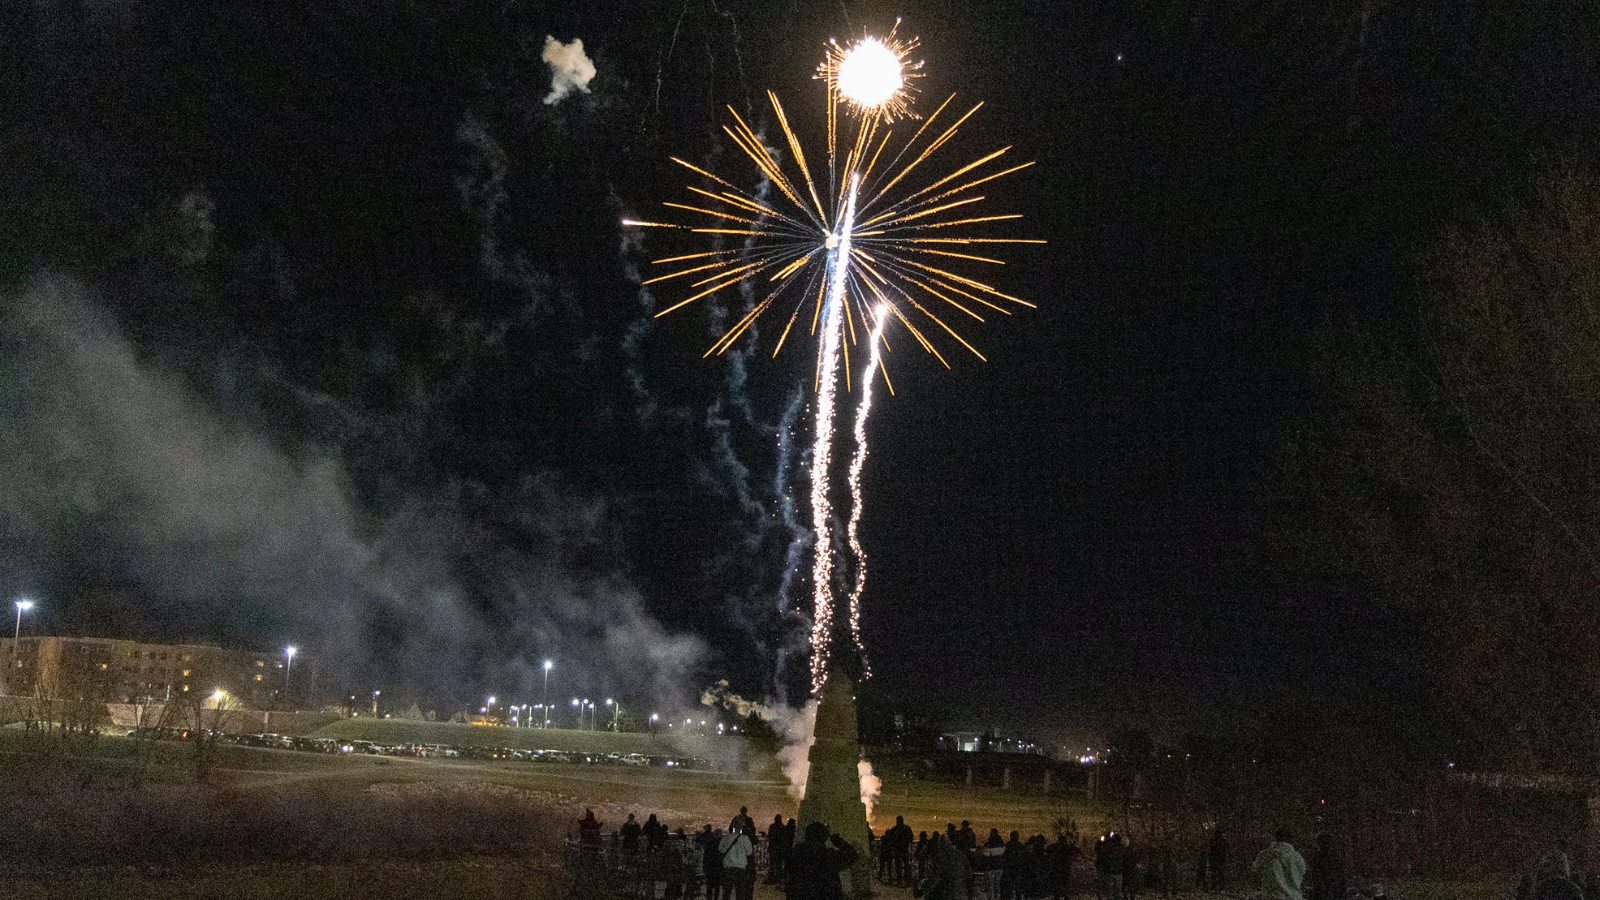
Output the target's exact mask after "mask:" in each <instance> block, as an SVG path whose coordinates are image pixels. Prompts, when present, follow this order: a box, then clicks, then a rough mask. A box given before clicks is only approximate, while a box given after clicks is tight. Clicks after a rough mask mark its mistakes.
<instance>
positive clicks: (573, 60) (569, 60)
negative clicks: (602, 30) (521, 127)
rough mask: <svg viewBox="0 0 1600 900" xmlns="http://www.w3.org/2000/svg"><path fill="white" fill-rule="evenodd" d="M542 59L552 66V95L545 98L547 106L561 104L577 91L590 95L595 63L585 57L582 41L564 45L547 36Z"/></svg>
mask: <svg viewBox="0 0 1600 900" xmlns="http://www.w3.org/2000/svg"><path fill="white" fill-rule="evenodd" d="M541 58H542V59H543V60H544V61H545V62H546V63H547V64H548V65H549V66H550V93H548V94H546V95H545V98H544V102H545V105H546V106H552V105H554V104H557V103H560V102H561V101H562V100H564V99H566V96H567V95H568V94H570V93H572V92H573V91H575V90H578V91H583V92H584V93H585V94H587V93H589V80H590V79H592V78H594V63H592V62H590V61H589V57H587V56H585V55H584V53H583V41H582V40H580V39H578V38H573V39H572V43H570V44H563V43H561V42H560V41H558V40H556V39H555V38H553V37H550V36H548V35H546V36H545V39H544V54H543V55H542V57H541Z"/></svg>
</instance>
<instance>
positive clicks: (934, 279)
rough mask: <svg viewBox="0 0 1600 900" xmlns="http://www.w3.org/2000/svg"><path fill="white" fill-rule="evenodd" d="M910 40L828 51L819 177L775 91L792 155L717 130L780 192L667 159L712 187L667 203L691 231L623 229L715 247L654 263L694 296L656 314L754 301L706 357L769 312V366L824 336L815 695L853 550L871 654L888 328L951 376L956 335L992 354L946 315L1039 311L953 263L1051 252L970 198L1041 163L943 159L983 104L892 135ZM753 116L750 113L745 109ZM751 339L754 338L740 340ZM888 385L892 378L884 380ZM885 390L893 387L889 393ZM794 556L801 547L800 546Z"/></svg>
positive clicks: (754, 136) (639, 223)
mask: <svg viewBox="0 0 1600 900" xmlns="http://www.w3.org/2000/svg"><path fill="white" fill-rule="evenodd" d="M915 46H916V41H915V40H910V41H902V40H899V39H896V38H895V36H894V32H893V31H892V30H891V32H890V34H889V37H888V38H887V39H881V40H880V39H877V38H871V37H870V36H864V37H863V39H862V40H859V41H857V42H855V44H854V45H852V46H851V47H849V48H845V47H841V46H838V45H837V44H835V45H833V46H831V47H830V49H829V52H828V57H827V60H826V61H825V62H824V63H823V65H822V66H821V67H820V69H819V72H818V77H819V78H822V79H825V80H826V82H827V85H828V105H827V140H826V145H825V147H826V151H827V161H826V167H825V168H824V167H823V166H822V165H821V161H820V160H817V163H818V165H817V166H816V167H815V168H813V166H812V165H811V164H809V163H808V162H807V160H806V153H805V150H804V146H803V144H804V142H803V141H802V140H801V135H800V134H799V133H798V132H796V131H795V130H794V128H793V127H791V125H790V122H789V119H788V117H787V115H786V114H785V112H784V109H783V105H782V104H781V103H780V102H779V100H778V97H777V95H776V94H774V93H772V92H770V91H769V92H768V93H767V97H768V100H769V101H770V102H771V105H772V112H773V114H774V116H775V119H774V121H775V123H776V125H777V126H778V128H780V129H781V130H782V137H783V139H782V140H777V141H774V143H775V144H777V145H778V147H783V146H785V145H786V146H787V147H788V150H789V153H788V154H787V160H786V161H783V160H780V159H779V151H778V150H776V149H774V148H772V147H768V146H767V145H766V141H765V140H764V138H763V137H762V136H761V135H760V134H759V133H758V132H756V131H755V130H754V129H752V128H751V127H750V126H749V124H747V122H746V121H745V117H741V116H740V114H739V112H738V111H737V110H735V109H733V108H732V107H729V109H728V111H729V113H731V115H732V119H733V124H731V125H728V126H724V128H723V131H724V133H725V134H726V135H727V137H728V138H729V139H730V140H731V141H732V142H733V144H734V145H735V146H736V147H737V148H738V149H739V150H740V151H741V153H742V155H743V156H744V157H745V158H747V159H748V161H749V162H751V163H753V164H754V165H755V167H756V169H757V170H758V171H759V173H760V176H761V183H762V185H763V187H770V188H772V189H774V190H773V192H772V194H771V196H770V197H769V196H768V195H767V194H765V193H761V192H757V193H752V192H751V191H749V190H746V189H744V188H740V187H738V186H737V185H736V184H735V183H733V182H731V181H728V180H727V179H725V178H723V177H720V176H718V175H716V174H714V173H712V172H711V171H709V170H708V169H707V168H703V167H701V166H696V165H693V164H691V163H688V162H685V161H684V160H682V159H679V158H677V157H673V162H675V163H677V164H678V165H680V166H683V167H684V168H686V169H689V170H690V171H691V172H693V173H694V174H695V175H696V176H697V177H699V178H701V179H704V181H703V186H694V185H690V186H688V191H689V192H690V193H691V194H692V195H693V197H692V198H689V199H690V200H691V201H692V202H690V203H679V202H666V203H664V204H663V205H665V206H667V207H669V208H671V209H673V210H676V211H677V212H675V213H673V214H672V217H673V218H674V219H685V221H644V220H639V219H624V220H623V224H624V225H625V226H628V227H630V228H662V229H672V230H676V231H678V232H680V233H685V234H692V235H700V236H710V237H711V240H712V247H711V249H710V250H709V251H701V252H679V253H676V254H674V255H670V256H664V257H661V258H658V259H655V260H653V262H652V264H653V265H658V266H667V267H669V268H665V269H662V270H660V271H661V272H662V274H660V275H656V276H654V277H652V278H648V279H645V280H644V281H643V282H642V284H643V285H651V284H655V283H658V282H665V281H669V280H677V279H681V280H680V281H678V283H679V284H684V285H687V288H686V289H685V290H684V291H683V294H684V295H686V296H682V299H679V300H678V301H677V302H675V303H673V304H671V305H668V306H667V307H665V308H664V309H661V310H658V311H657V312H656V313H655V315H656V316H658V317H659V316H664V315H668V314H670V313H672V312H674V311H675V310H679V309H682V308H684V307H686V306H688V305H690V304H692V303H695V302H696V301H699V300H702V299H703V298H706V297H711V296H713V295H715V294H718V293H720V292H722V291H724V290H726V289H728V288H735V287H736V289H737V290H739V291H740V292H741V295H742V296H743V297H744V298H745V303H744V304H743V306H744V310H745V312H744V316H743V317H742V318H740V319H739V320H738V321H737V322H734V323H733V324H732V326H731V327H727V322H726V320H723V319H720V318H719V319H718V323H717V324H718V325H719V328H720V327H725V328H726V330H724V331H723V334H722V336H721V337H720V338H718V339H717V340H716V341H715V342H714V343H713V344H712V346H711V347H710V348H709V349H708V350H707V351H706V353H705V355H706V356H713V355H722V354H724V353H727V352H728V351H729V350H730V349H731V350H732V351H733V353H734V354H735V356H736V357H740V356H741V354H743V353H746V352H749V351H748V350H747V349H745V348H748V347H752V346H753V345H754V343H755V335H754V328H755V323H756V322H757V320H758V319H760V318H761V317H762V316H763V315H765V314H767V313H768V312H769V311H770V312H774V313H776V314H777V315H778V317H779V318H782V319H786V321H784V324H783V328H782V329H781V330H780V331H779V333H778V335H777V341H776V345H775V346H774V347H773V351H772V354H773V355H774V356H777V355H778V353H779V352H780V351H782V349H783V346H784V343H785V342H786V341H787V340H788V338H789V336H790V334H791V332H792V331H795V329H794V326H795V325H796V323H800V325H801V327H800V329H798V333H801V334H804V333H806V332H808V331H809V333H810V336H811V337H812V338H814V339H815V340H816V353H817V360H816V368H815V370H814V371H815V382H814V384H815V388H814V389H815V390H816V392H817V398H816V404H817V408H816V410H815V431H814V437H813V440H814V443H813V449H812V453H811V460H810V467H811V512H812V521H811V525H812V529H813V532H814V535H815V537H814V543H813V545H812V551H813V562H812V581H813V590H814V606H813V610H812V613H813V616H812V623H811V649H812V659H811V673H812V686H813V688H820V687H821V684H822V681H823V678H824V676H825V674H826V672H827V669H828V666H829V663H830V660H829V655H830V653H831V651H832V650H833V649H834V648H833V647H832V641H833V638H834V625H835V622H834V619H835V618H836V613H835V609H834V603H835V597H834V584H833V578H834V576H835V574H836V560H835V559H834V555H835V554H836V553H840V552H846V549H847V550H848V551H849V552H853V553H854V555H855V557H856V560H857V562H858V565H857V567H856V571H855V582H854V585H853V587H852V588H851V589H850V590H849V592H848V603H849V610H848V612H849V620H850V630H851V636H852V638H853V639H854V642H855V644H856V646H857V647H858V648H860V646H861V634H860V605H861V594H862V589H863V587H864V585H865V578H866V574H865V571H866V567H865V564H864V559H865V554H864V553H863V552H862V549H861V543H860V540H859V535H858V526H859V517H860V514H861V494H860V476H861V466H862V465H863V464H864V461H865V455H866V441H865V423H866V418H867V415H868V413H869V412H870V402H871V401H870V387H871V382H872V380H873V377H872V376H873V370H874V369H875V368H876V369H877V370H880V371H882V370H883V364H882V361H881V359H880V358H879V356H878V353H879V350H880V347H879V343H880V341H882V340H883V335H884V329H885V328H886V326H887V324H888V322H889V321H890V320H893V321H894V322H897V323H899V325H901V326H903V327H904V328H905V329H906V331H907V333H909V334H910V335H911V337H912V339H914V340H915V341H916V343H917V345H918V346H920V347H921V348H922V349H923V350H925V351H927V352H928V353H929V354H931V355H932V356H933V357H934V358H935V359H936V360H938V361H939V363H940V364H942V365H944V366H945V367H946V368H948V367H949V365H950V364H949V362H948V361H947V360H946V359H945V356H944V354H943V353H942V352H940V349H939V348H938V347H937V346H936V343H935V342H936V341H940V342H942V341H943V340H945V339H949V340H952V341H954V342H955V343H957V344H959V345H960V346H962V347H963V348H965V349H966V350H968V351H970V352H971V353H972V354H973V355H975V356H977V357H978V358H979V359H984V356H983V354H982V353H981V352H980V351H979V350H978V348H977V347H975V346H973V345H972V344H971V343H970V342H968V341H967V339H966V338H965V337H963V336H962V335H961V334H960V333H959V332H958V331H957V329H956V328H954V327H952V325H951V323H950V322H947V321H946V319H947V318H948V319H951V320H952V321H956V322H957V323H958V324H959V322H960V321H964V319H960V318H959V317H956V313H959V314H960V315H961V316H962V317H965V318H970V319H973V320H975V321H977V322H983V321H984V319H985V316H987V315H988V314H989V313H991V312H994V313H1000V314H1003V315H1010V314H1011V305H1012V304H1016V305H1018V306H1023V307H1029V308H1031V307H1032V306H1033V304H1032V303H1029V302H1028V301H1026V300H1023V299H1021V298H1019V297H1014V296H1012V295H1010V294H1006V293H1003V292H1001V291H1000V290H999V289H998V288H996V287H994V286H993V285H992V284H990V283H989V280H988V279H979V278H973V277H969V276H968V275H966V274H962V273H961V272H960V271H958V270H957V269H955V268H952V267H970V266H971V265H972V264H977V265H980V266H986V267H987V266H1003V265H1004V264H1005V261H1004V260H1002V259H999V258H996V257H995V256H993V255H990V254H991V253H992V252H993V250H997V249H999V248H1000V247H1002V246H1003V245H1008V244H1043V243H1044V241H1042V240H1037V239H1031V238H1022V237H1011V236H1008V235H1006V234H1004V233H1003V232H996V231H995V230H994V229H995V228H997V227H1000V226H999V223H1014V222H1015V221H1016V220H1018V219H1021V218H1022V217H1021V216H1020V215H1016V214H999V215H974V214H972V213H973V212H974V210H973V208H972V205H973V204H977V203H981V202H983V201H984V200H985V199H986V197H985V196H982V195H980V194H978V193H977V192H976V190H975V189H976V188H978V187H979V186H981V185H985V184H991V183H992V182H994V181H995V180H996V179H1000V178H1005V177H1007V176H1010V175H1013V174H1014V173H1016V172H1019V171H1021V170H1023V169H1026V168H1028V167H1029V166H1031V165H1033V163H1031V162H1023V163H1020V164H1017V165H1013V166H1010V167H1009V168H1001V164H997V163H996V161H997V160H999V159H1001V157H1003V156H1005V154H1006V153H1008V152H1009V151H1010V150H1011V148H1010V147H1002V148H1001V149H999V150H995V151H992V152H990V153H988V154H986V155H983V156H980V157H976V158H972V157H969V158H968V161H967V162H965V163H959V162H956V163H955V164H953V165H952V163H951V161H949V160H947V159H946V158H945V157H946V156H948V152H947V153H945V154H940V153H939V151H940V149H941V148H942V147H944V146H945V145H946V144H948V143H949V142H950V141H951V140H952V139H953V138H954V137H955V136H956V134H957V132H958V131H960V129H961V128H962V126H963V125H964V124H965V123H966V122H967V121H968V120H969V119H970V118H971V117H972V116H973V115H974V114H975V113H977V112H978V110H979V109H980V108H981V107H982V105H983V104H982V103H979V104H977V105H975V106H973V107H971V108H970V109H968V110H966V111H965V112H961V110H960V109H959V108H953V107H951V103H952V102H953V101H954V99H955V98H954V96H953V95H952V96H951V97H950V98H949V99H946V100H945V101H944V102H943V103H942V104H940V105H939V106H938V107H937V108H936V109H934V110H933V111H932V112H931V113H930V114H928V115H927V117H926V118H921V119H920V123H919V124H916V125H915V127H912V126H911V125H907V126H905V131H909V132H911V134H910V136H909V138H904V139H902V140H891V139H892V138H894V129H893V128H891V125H892V123H893V122H895V120H897V119H900V118H905V117H909V118H912V119H917V118H918V117H915V116H912V115H911V113H910V109H909V102H910V95H911V94H912V93H914V90H915V89H914V87H913V86H912V84H911V81H912V80H913V79H916V78H918V77H920V72H919V71H917V70H918V69H919V68H920V67H921V63H919V62H913V61H911V59H910V57H909V53H910V51H911V50H912V49H913V48H914V47H915ZM841 108H843V109H845V110H846V111H848V112H851V113H853V114H854V115H855V117H856V125H855V126H854V128H855V134H854V137H853V138H851V137H849V136H848V135H847V134H846V133H845V132H846V131H847V130H848V129H849V128H850V127H851V126H848V125H846V124H845V123H844V122H843V121H842V119H841V116H840V109H841ZM947 111H948V114H947ZM749 114H750V109H749V105H748V104H747V105H746V115H747V116H748V115H749ZM880 161H881V162H882V164H881V165H880ZM935 166H937V167H941V168H942V169H943V173H942V174H935V175H930V179H929V180H926V181H924V180H923V179H922V178H921V177H920V174H919V173H926V172H928V170H929V169H932V168H934V167H935ZM813 173H815V175H814V174H813ZM913 175H919V177H916V178H913V177H912V176H913ZM918 185H921V186H920V187H919V186H918ZM684 214H688V216H687V217H686V216H684ZM727 236H738V237H741V238H743V240H742V242H741V243H740V244H739V245H738V246H737V247H723V246H722V245H721V241H723V240H724V239H725V238H726V237H727ZM980 245H981V246H980ZM758 285H759V290H760V291H761V292H762V296H761V297H760V299H759V300H755V293H754V291H753V290H752V289H755V288H757V286H758ZM746 292H748V293H746ZM752 300H755V302H754V303H752V302H751V301H752ZM785 314H786V315H785ZM869 323H870V326H869ZM858 324H859V325H860V326H861V327H860V328H858V327H857V326H858ZM807 325H809V328H808V327H807ZM819 329H820V330H819ZM869 332H870V336H871V344H872V346H871V348H870V353H871V355H872V365H870V366H869V367H868V368H867V369H866V377H865V378H864V382H863V390H864V391H866V392H867V393H866V394H865V395H864V396H863V398H862V406H861V407H860V408H859V409H858V413H857V416H858V420H857V426H858V430H857V447H856V456H855V458H854V459H853V460H852V464H851V466H850V489H851V496H852V500H853V504H854V505H853V507H852V511H851V516H850V521H849V524H848V525H847V526H846V527H845V528H844V529H843V531H844V532H845V534H844V535H843V537H844V538H845V539H846V541H847V543H848V547H847V548H840V547H836V546H835V538H836V537H839V536H838V535H836V534H835V532H836V530H838V529H836V528H835V526H834V524H833V522H832V514H833V509H832V497H831V495H830V487H831V485H830V481H831V477H832V476H831V472H830V467H831V465H832V463H833V454H832V444H833V439H834V417H835V414H836V410H835V406H836V405H837V404H838V403H839V402H840V397H839V394H840V391H839V373H840V371H841V367H842V370H843V372H844V377H845V385H844V388H845V391H849V390H850V389H851V384H850V378H851V376H852V375H853V374H854V373H853V371H852V369H851V363H850V349H851V346H852V345H855V346H856V347H857V348H858V352H859V348H860V343H861V341H862V340H863V339H866V338H867V337H868V333H869ZM747 334H748V335H749V336H750V340H749V341H745V342H744V343H742V344H741V343H739V342H740V341H741V340H742V339H743V338H744V337H745V336H746V335H747ZM885 349H886V348H885ZM738 361H742V359H741V360H738ZM884 380H885V382H886V384H887V383H888V373H887V371H884ZM888 386H889V390H890V392H891V393H893V386H892V384H891V385H888ZM842 542H844V541H842ZM795 546H797V544H791V552H793V550H794V547H795ZM785 585H787V581H786V582H785ZM863 661H864V659H863Z"/></svg>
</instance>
